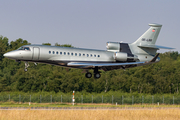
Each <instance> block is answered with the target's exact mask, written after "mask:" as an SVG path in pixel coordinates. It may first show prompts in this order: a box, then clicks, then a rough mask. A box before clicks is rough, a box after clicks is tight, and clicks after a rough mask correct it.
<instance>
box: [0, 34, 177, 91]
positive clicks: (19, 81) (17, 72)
mask: <svg viewBox="0 0 180 120" xmlns="http://www.w3.org/2000/svg"><path fill="white" fill-rule="evenodd" d="M27 44H31V43H29V42H28V41H27V40H23V39H21V38H19V39H17V40H15V41H11V42H9V40H8V38H7V37H3V36H0V92H7V91H8V92H11V91H17V92H19V91H20V92H41V91H45V92H56V93H58V92H64V93H68V92H71V91H73V90H75V91H79V92H82V91H85V92H88V93H92V92H93V93H101V92H108V91H120V92H127V93H134V92H136V93H148V94H164V93H179V87H180V55H179V53H178V52H176V51H171V52H166V53H161V54H160V56H159V57H160V58H161V61H160V62H158V63H155V64H151V65H146V66H141V67H135V68H130V69H126V70H113V71H108V72H104V71H101V72H102V73H101V74H102V77H101V78H100V79H94V78H93V77H92V78H90V79H88V78H86V77H85V73H82V72H83V70H82V69H67V68H64V67H59V66H54V65H48V64H38V65H37V66H36V65H34V63H30V67H29V68H28V72H24V62H20V63H19V62H16V61H14V60H10V59H8V58H4V57H3V54H4V53H6V52H8V51H11V50H15V49H18V48H19V47H21V46H22V45H27ZM43 45H51V44H50V43H43ZM55 45H56V46H65V47H73V46H72V45H68V44H65V45H60V44H58V43H56V44H55ZM90 72H93V71H91V70H90Z"/></svg>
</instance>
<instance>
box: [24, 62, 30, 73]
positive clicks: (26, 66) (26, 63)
mask: <svg viewBox="0 0 180 120" xmlns="http://www.w3.org/2000/svg"><path fill="white" fill-rule="evenodd" d="M28 67H29V63H28V62H25V69H24V71H25V72H27V71H28V69H27V68H28Z"/></svg>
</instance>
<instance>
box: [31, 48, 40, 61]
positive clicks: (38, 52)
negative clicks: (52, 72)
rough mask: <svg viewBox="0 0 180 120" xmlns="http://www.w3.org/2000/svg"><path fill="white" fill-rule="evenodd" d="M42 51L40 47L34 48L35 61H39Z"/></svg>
mask: <svg viewBox="0 0 180 120" xmlns="http://www.w3.org/2000/svg"><path fill="white" fill-rule="evenodd" d="M39 54H40V50H39V48H38V47H34V48H33V60H39Z"/></svg>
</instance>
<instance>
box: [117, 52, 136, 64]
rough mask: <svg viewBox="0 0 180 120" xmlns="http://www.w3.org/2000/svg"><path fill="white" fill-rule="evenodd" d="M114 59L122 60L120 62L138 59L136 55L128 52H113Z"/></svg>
mask: <svg viewBox="0 0 180 120" xmlns="http://www.w3.org/2000/svg"><path fill="white" fill-rule="evenodd" d="M114 59H115V60H116V61H122V62H134V61H136V60H138V57H137V56H136V55H133V54H129V53H123V52H115V53H114Z"/></svg>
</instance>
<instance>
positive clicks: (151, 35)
mask: <svg viewBox="0 0 180 120" xmlns="http://www.w3.org/2000/svg"><path fill="white" fill-rule="evenodd" d="M149 26H151V27H150V28H149V29H148V30H147V31H146V32H145V33H144V34H143V35H142V36H141V37H139V38H138V39H137V40H136V41H135V42H134V43H132V44H129V46H130V49H131V51H132V53H133V54H134V55H137V56H138V59H139V61H150V60H151V59H153V57H154V56H155V55H156V51H157V50H159V49H161V48H162V49H173V48H170V47H163V46H158V45H155V43H156V40H157V38H158V35H159V32H160V30H161V27H162V25H160V24H149ZM157 61H159V58H158V59H157Z"/></svg>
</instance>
